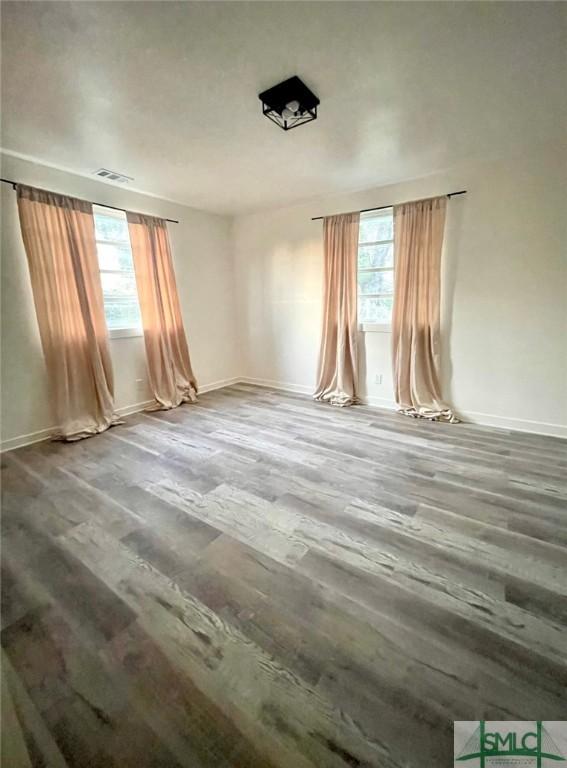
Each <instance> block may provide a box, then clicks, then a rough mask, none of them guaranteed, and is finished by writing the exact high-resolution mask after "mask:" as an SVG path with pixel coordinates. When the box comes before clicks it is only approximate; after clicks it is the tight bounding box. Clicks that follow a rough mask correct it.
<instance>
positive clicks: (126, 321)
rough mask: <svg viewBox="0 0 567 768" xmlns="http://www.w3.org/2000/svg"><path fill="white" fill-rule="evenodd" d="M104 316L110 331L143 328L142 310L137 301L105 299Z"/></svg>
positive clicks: (106, 297)
mask: <svg viewBox="0 0 567 768" xmlns="http://www.w3.org/2000/svg"><path fill="white" fill-rule="evenodd" d="M104 314H105V317H106V324H107V326H108V327H109V329H111V330H112V329H117V328H120V329H124V328H141V327H142V320H141V318H140V308H139V307H138V301H137V299H125V298H117V297H115V296H105V297H104Z"/></svg>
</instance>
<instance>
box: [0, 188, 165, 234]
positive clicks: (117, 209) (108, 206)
mask: <svg viewBox="0 0 567 768" xmlns="http://www.w3.org/2000/svg"><path fill="white" fill-rule="evenodd" d="M0 181H3V182H4V184H11V185H12V188H13V189H16V187H17V186H18V183H17V182H16V181H12V180H11V179H0ZM45 191H46V192H47V191H48V190H45ZM53 194H54V195H59V194H60V193H59V192H54V193H53ZM70 197H73V195H70ZM75 200H81V202H83V203H91V205H100V207H101V208H112V210H113V211H125V209H124V208H119V207H118V206H117V205H108V203H93V202H92V201H91V200H83V199H82V198H80V197H76V198H75ZM130 213H138V211H130ZM147 215H148V214H145V213H143V214H140V216H147ZM156 218H157V219H161V216H156ZM164 221H169V223H170V224H179V221H178V220H177V219H164Z"/></svg>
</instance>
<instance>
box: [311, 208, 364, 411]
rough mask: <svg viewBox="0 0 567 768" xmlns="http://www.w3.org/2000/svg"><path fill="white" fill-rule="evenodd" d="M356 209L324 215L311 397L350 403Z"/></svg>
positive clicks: (354, 395) (354, 394)
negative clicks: (318, 323) (318, 345)
mask: <svg viewBox="0 0 567 768" xmlns="http://www.w3.org/2000/svg"><path fill="white" fill-rule="evenodd" d="M359 223H360V214H359V213H345V214H341V215H339V216H329V217H327V218H325V220H324V224H323V240H324V263H325V267H324V269H325V271H324V283H325V287H324V298H323V330H322V335H321V348H320V352H319V366H318V376H317V380H318V383H317V389H316V392H315V394H314V395H313V397H314V398H315V400H321V401H323V402H328V403H331V405H338V406H345V405H353V404H354V403H356V402H357V399H358V361H357V348H356V342H357V282H356V271H357V258H358V227H359Z"/></svg>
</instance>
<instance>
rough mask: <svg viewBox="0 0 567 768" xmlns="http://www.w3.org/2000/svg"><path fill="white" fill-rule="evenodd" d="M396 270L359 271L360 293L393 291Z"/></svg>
mask: <svg viewBox="0 0 567 768" xmlns="http://www.w3.org/2000/svg"><path fill="white" fill-rule="evenodd" d="M393 292H394V272H393V271H392V270H388V271H387V272H359V273H358V293H359V294H367V293H393Z"/></svg>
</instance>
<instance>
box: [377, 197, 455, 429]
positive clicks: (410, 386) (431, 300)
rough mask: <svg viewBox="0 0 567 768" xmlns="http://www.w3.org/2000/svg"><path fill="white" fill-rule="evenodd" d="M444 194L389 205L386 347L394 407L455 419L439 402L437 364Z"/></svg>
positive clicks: (408, 412) (438, 418) (413, 413)
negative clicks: (390, 289)
mask: <svg viewBox="0 0 567 768" xmlns="http://www.w3.org/2000/svg"><path fill="white" fill-rule="evenodd" d="M446 208H447V198H446V197H435V198H432V199H430V200H418V201H417V202H413V203H404V204H403V205H397V206H395V207H394V259H395V270H394V309H393V316H392V352H393V366H394V389H395V396H396V403H397V405H398V409H399V410H400V411H401V412H402V413H404V414H406V415H408V416H414V417H421V418H426V419H432V420H436V421H451V422H455V421H457V419H456V418H455V416H454V414H453V412H452V410H451V409H450V408H449V406H448V405H447V404H446V403H445V402H443V399H442V397H441V387H440V378H439V371H440V364H439V352H440V350H439V347H440V331H439V305H440V294H441V288H440V283H441V249H442V246H443V232H444V228H445V213H446Z"/></svg>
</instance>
